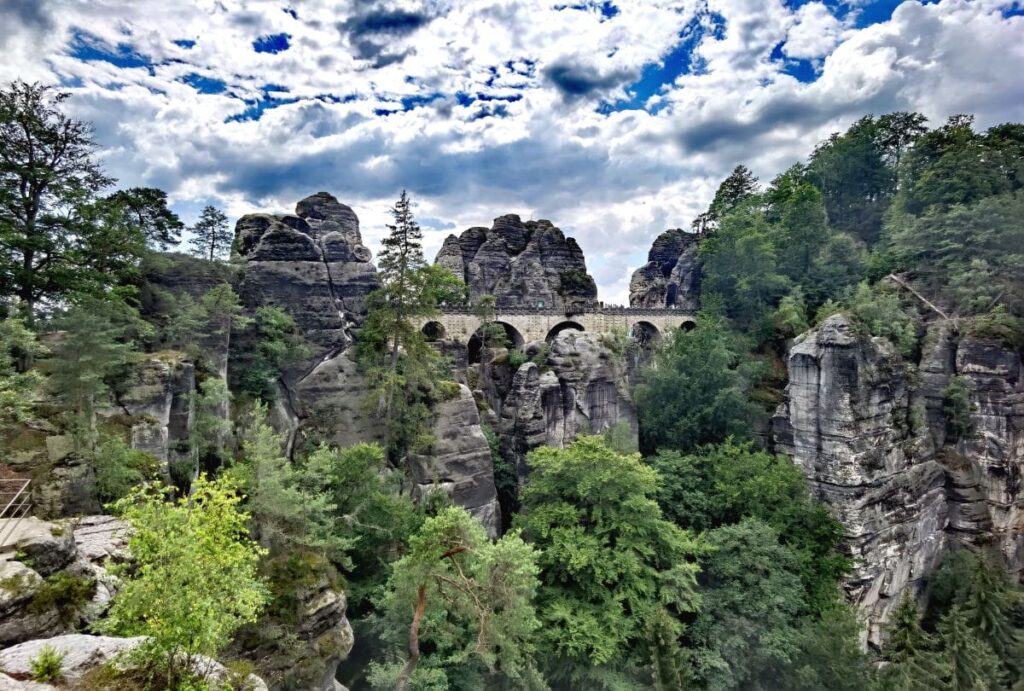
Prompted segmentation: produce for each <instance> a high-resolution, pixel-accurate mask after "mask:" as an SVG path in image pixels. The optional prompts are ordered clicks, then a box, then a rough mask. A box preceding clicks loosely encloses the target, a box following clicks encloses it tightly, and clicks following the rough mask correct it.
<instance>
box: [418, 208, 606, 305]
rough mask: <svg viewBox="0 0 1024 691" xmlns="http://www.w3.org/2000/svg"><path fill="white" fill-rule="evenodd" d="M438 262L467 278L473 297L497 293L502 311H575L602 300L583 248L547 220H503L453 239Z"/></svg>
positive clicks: (443, 248)
mask: <svg viewBox="0 0 1024 691" xmlns="http://www.w3.org/2000/svg"><path fill="white" fill-rule="evenodd" d="M435 263H436V264H438V265H440V266H443V267H445V268H446V269H448V270H449V271H451V272H452V273H454V274H455V275H456V276H458V277H459V278H461V279H462V280H464V281H465V282H466V285H467V286H469V292H470V298H471V299H475V298H479V297H480V296H482V295H493V296H495V298H497V301H498V306H499V307H525V306H530V307H537V306H543V307H545V308H550V309H565V310H576V309H583V308H585V307H589V306H593V305H594V304H596V301H597V286H596V284H595V283H594V279H593V278H592V277H591V276H590V274H589V273H587V267H586V262H585V260H584V257H583V252H582V250H580V247H579V245H578V244H576V241H575V240H574V239H572V238H566V237H565V235H564V234H563V233H562V231H561V230H559V229H558V228H556V227H555V226H554V225H552V224H551V222H550V221H547V220H539V221H526V222H523V221H522V220H521V219H520V218H519V217H518V216H516V215H514V214H509V215H505V216H499V217H498V218H496V219H494V224H493V225H492V226H491V228H480V227H473V228H470V229H468V230H466V231H465V232H463V233H462V234H461V235H460V236H458V237H456V236H455V235H450V236H448V238H446V239H445V242H444V245H443V246H442V248H441V251H440V252H439V253H438V255H437V258H436V259H435Z"/></svg>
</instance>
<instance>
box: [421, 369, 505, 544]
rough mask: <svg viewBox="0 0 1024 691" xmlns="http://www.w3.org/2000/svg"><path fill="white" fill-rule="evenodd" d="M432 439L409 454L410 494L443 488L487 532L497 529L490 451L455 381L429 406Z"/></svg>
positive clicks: (494, 533)
mask: <svg viewBox="0 0 1024 691" xmlns="http://www.w3.org/2000/svg"><path fill="white" fill-rule="evenodd" d="M434 416H435V421H434V426H433V430H432V431H433V436H434V440H433V443H432V444H431V447H430V449H428V450H427V451H426V452H424V453H422V454H417V455H413V456H411V457H410V469H411V470H412V476H413V480H414V481H415V482H416V487H415V490H414V494H415V496H417V497H419V498H422V497H423V496H425V495H426V494H427V493H429V492H431V491H444V492H446V493H447V494H448V495H449V496H450V497H451V498H452V501H454V502H455V503H456V504H457V505H459V506H462V507H464V508H465V509H466V510H467V511H469V513H470V514H472V515H473V516H475V517H476V518H477V519H478V520H479V521H480V522H481V524H483V526H484V528H485V529H486V530H487V533H488V535H490V536H491V537H496V536H497V534H498V530H499V528H500V522H501V519H500V512H499V510H498V499H497V492H496V490H495V487H494V464H493V462H492V459H491V450H490V447H489V446H488V444H487V438H486V437H484V433H483V430H482V429H481V428H480V414H479V412H478V411H477V408H476V402H475V401H474V400H473V394H472V393H470V391H469V389H468V388H466V387H465V386H463V385H459V394H458V396H456V397H455V398H453V399H451V400H449V401H443V402H441V403H438V404H437V405H436V406H435V408H434Z"/></svg>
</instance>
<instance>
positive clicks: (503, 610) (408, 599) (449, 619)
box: [372, 507, 541, 690]
mask: <svg viewBox="0 0 1024 691" xmlns="http://www.w3.org/2000/svg"><path fill="white" fill-rule="evenodd" d="M536 560H537V555H536V551H535V550H534V549H533V548H532V547H530V546H529V545H527V544H526V543H524V542H523V540H522V538H521V537H520V536H519V533H518V531H513V532H510V533H507V534H506V535H504V536H503V537H502V538H501V539H499V540H498V541H497V542H494V543H492V542H491V541H490V540H488V539H487V536H486V535H485V534H484V531H483V528H482V527H481V526H480V524H479V523H478V522H477V521H476V520H475V519H474V518H473V517H472V516H470V515H469V514H468V513H467V512H466V510H465V509H462V508H459V507H449V508H446V509H444V510H442V511H441V512H440V513H439V514H438V515H437V516H435V517H433V518H428V519H427V520H426V521H425V522H424V523H423V526H422V527H421V528H420V530H419V531H418V532H417V533H416V534H415V535H413V537H412V538H411V540H410V542H409V551H408V553H407V554H406V555H405V556H403V557H402V558H401V559H399V560H398V561H397V562H395V565H394V568H393V571H392V576H391V578H390V579H389V580H388V586H387V592H386V594H385V595H384V598H383V600H382V602H381V606H382V608H383V609H384V610H385V612H386V613H387V617H388V618H389V619H390V620H392V621H404V622H407V626H406V627H405V630H407V632H408V633H407V634H406V639H407V641H406V644H407V650H408V654H407V656H406V657H405V661H404V663H399V664H395V665H388V666H378V667H377V668H376V669H375V670H374V672H373V674H372V679H373V681H374V686H375V687H378V688H381V687H383V688H395V689H398V690H400V689H407V688H410V684H411V682H412V681H413V680H414V679H416V678H417V676H418V675H419V676H422V672H421V671H420V665H421V664H422V665H423V666H424V667H427V668H429V669H430V671H431V672H432V673H433V678H434V679H436V680H437V681H438V683H440V681H441V680H446V678H447V677H448V676H449V675H452V674H461V675H462V676H463V677H466V676H476V677H477V684H478V685H477V686H476V688H485V687H487V686H488V684H487V683H486V682H485V680H488V679H490V680H491V681H492V683H493V682H494V681H497V680H502V679H503V680H505V683H511V684H513V685H514V686H515V688H531V687H534V686H537V687H539V686H541V682H540V679H539V675H538V673H537V672H536V669H535V666H534V662H533V657H534V653H535V644H534V636H535V633H536V632H537V630H538V627H539V625H540V623H539V622H538V620H537V617H536V614H535V612H534V608H533V602H532V601H533V597H534V594H535V592H536V589H537V573H538V569H537V564H536ZM410 611H411V612H412V620H411V622H410V621H409V613H410ZM424 648H426V649H427V650H429V651H430V652H429V653H424ZM424 658H426V659H425V660H424ZM466 668H468V669H466ZM474 668H477V670H476V674H475V675H474V674H473V673H474ZM444 686H445V687H447V683H445V684H444ZM417 687H419V686H417Z"/></svg>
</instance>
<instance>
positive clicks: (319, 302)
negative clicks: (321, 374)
mask: <svg viewBox="0 0 1024 691" xmlns="http://www.w3.org/2000/svg"><path fill="white" fill-rule="evenodd" d="M235 245H236V248H237V251H238V255H239V256H240V257H241V258H242V259H244V260H245V262H246V264H245V277H244V278H243V279H242V283H241V286H240V288H239V293H240V295H241V297H242V302H243V303H244V304H245V305H246V306H247V307H250V308H255V307H260V306H264V305H272V306H277V307H280V308H281V309H283V310H285V311H286V312H288V314H290V315H291V316H292V318H293V319H294V320H295V323H296V324H297V325H298V327H299V329H300V330H301V331H302V333H303V335H304V336H305V338H306V340H307V341H308V342H309V343H310V344H311V345H312V346H314V349H315V350H316V353H315V355H317V356H323V355H324V354H325V353H335V352H338V351H340V350H341V349H343V348H344V347H345V346H347V345H348V344H349V343H350V342H351V334H350V333H349V329H350V328H351V327H352V326H353V325H354V324H355V323H356V322H357V321H358V320H359V317H360V315H362V314H363V313H364V311H365V299H366V296H367V295H368V294H369V293H370V292H371V291H372V290H374V289H375V288H376V287H377V277H376V269H375V268H374V266H373V264H371V263H370V259H371V256H370V251H369V250H368V249H367V248H366V247H364V246H363V244H362V238H361V236H360V234H359V219H358V218H357V217H356V214H355V212H353V211H352V209H350V208H349V207H348V206H345V205H344V204H342V203H340V202H339V201H338V200H337V199H335V198H334V197H332V196H331V195H330V194H328V193H326V192H318V193H317V194H314V195H312V196H310V197H306V198H305V199H303V200H302V201H300V202H299V203H298V204H297V205H296V207H295V215H286V216H271V215H269V214H249V215H247V216H243V217H242V218H240V219H239V220H238V223H237V224H236V225H235Z"/></svg>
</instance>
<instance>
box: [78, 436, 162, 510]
mask: <svg viewBox="0 0 1024 691" xmlns="http://www.w3.org/2000/svg"><path fill="white" fill-rule="evenodd" d="M93 464H94V468H95V471H96V496H97V498H98V499H99V500H100V501H101V502H103V503H106V502H111V501H117V500H118V499H120V498H121V497H123V496H125V495H126V494H128V492H130V491H131V489H132V488H133V487H135V486H136V485H139V484H141V483H142V482H144V481H146V480H153V479H156V477H157V474H158V472H159V470H160V468H159V462H158V461H157V460H156V459H155V458H153V457H152V456H150V455H149V454H147V453H143V452H142V451H138V450H136V449H133V448H131V447H130V446H128V444H127V443H125V441H124V440H123V439H121V438H120V437H110V438H108V439H106V440H105V441H104V442H103V443H102V444H100V446H99V448H98V449H96V455H95V457H94V459H93Z"/></svg>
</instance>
